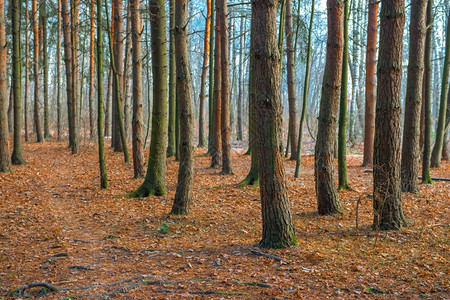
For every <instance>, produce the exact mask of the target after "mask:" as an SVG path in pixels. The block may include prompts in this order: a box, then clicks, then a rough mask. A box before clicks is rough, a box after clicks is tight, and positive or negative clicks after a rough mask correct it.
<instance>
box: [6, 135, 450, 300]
mask: <svg viewBox="0 0 450 300" xmlns="http://www.w3.org/2000/svg"><path fill="white" fill-rule="evenodd" d="M234 150H235V153H234V156H233V158H234V161H233V165H234V172H235V175H229V176H221V175H218V173H219V171H220V170H213V169H208V166H209V162H210V159H209V158H207V157H203V156H201V155H202V154H204V152H205V151H204V150H197V155H198V157H196V161H195V180H194V181H195V182H194V199H193V203H192V206H191V214H190V215H188V216H181V217H174V216H169V215H168V212H169V211H170V208H171V205H172V200H173V198H174V194H175V188H176V179H177V166H178V163H177V162H175V161H174V160H173V158H170V159H168V161H167V166H168V173H167V189H168V194H167V195H166V196H163V197H149V198H141V199H126V198H118V196H120V195H123V194H126V193H128V192H131V191H133V190H134V189H135V188H137V187H138V186H139V185H140V183H141V182H142V180H141V179H139V180H136V179H132V166H131V165H126V164H124V163H123V157H122V155H121V154H120V153H113V152H112V151H111V149H108V151H107V167H108V175H109V179H110V182H109V183H110V188H109V189H107V190H100V188H99V171H98V164H97V160H98V159H97V150H96V148H95V147H94V146H93V145H92V146H89V145H85V146H84V147H82V148H81V149H80V153H79V154H78V155H76V156H72V155H70V152H69V150H68V149H67V147H66V144H65V143H57V142H45V143H43V144H31V143H30V144H25V146H24V156H25V159H26V160H27V161H28V163H27V164H26V165H23V166H15V167H14V172H13V173H12V174H0V199H1V200H0V297H3V296H5V295H6V294H7V293H8V292H11V291H13V292H12V295H13V296H15V297H25V296H26V295H28V296H30V295H31V296H33V297H37V296H39V297H41V296H42V297H45V298H48V299H85V298H95V299H97V298H101V299H104V298H121V299H149V298H156V299H173V298H194V299H197V298H198V299H201V298H205V299H206V298H208V299H209V298H245V299H261V298H273V299H295V298H308V299H326V298H333V299H367V298H368V299H384V298H388V299H398V298H407V299H410V298H432V299H449V297H450V283H449V280H450V274H449V258H450V247H449V246H450V243H449V228H450V224H449V220H450V218H449V216H450V215H449V212H450V211H449V210H450V205H449V203H450V182H443V181H439V182H436V183H435V184H434V185H421V186H420V193H418V194H404V195H403V207H404V210H405V215H406V218H407V220H408V222H409V224H410V226H408V227H407V228H404V229H401V230H400V231H389V232H374V231H372V230H371V229H370V225H371V224H372V199H371V196H370V194H371V193H372V175H371V174H370V173H364V168H362V167H360V165H361V163H362V156H361V155H349V156H348V164H349V168H348V175H349V183H350V186H351V188H352V190H350V191H340V192H339V196H340V198H341V201H342V203H343V206H344V208H345V213H344V214H343V215H342V216H326V217H323V216H319V215H317V213H316V201H315V193H314V178H313V156H312V155H305V156H304V159H303V167H302V171H301V176H300V178H299V179H294V178H293V172H294V168H295V163H294V162H292V161H286V165H285V166H286V173H287V178H288V187H289V197H290V202H291V212H292V215H293V220H294V224H295V228H296V236H297V241H298V245H297V246H295V247H292V248H289V249H283V250H262V249H258V251H262V252H264V253H269V254H272V255H275V256H276V257H279V258H281V260H278V259H273V258H269V257H266V256H258V255H256V254H255V253H253V252H252V250H253V249H256V248H255V246H257V244H258V242H259V240H260V236H261V226H262V225H261V211H260V210H261V208H260V201H259V200H258V199H259V190H258V189H257V188H251V187H244V188H240V187H238V186H237V183H239V182H240V181H241V180H242V179H243V178H244V177H245V176H246V174H247V172H248V169H249V166H250V157H249V156H243V155H242V153H243V152H245V150H244V149H234ZM432 175H433V176H436V177H450V163H449V162H444V163H443V166H442V167H441V168H440V169H433V170H432ZM358 199H360V205H359V209H358V214H357V216H358V219H359V221H358V224H359V225H358V228H356V222H355V220H356V207H357V202H358ZM33 282H46V283H49V284H52V285H53V286H55V287H57V288H59V291H58V292H56V293H53V292H51V291H48V290H47V291H46V290H45V289H43V288H42V287H38V288H34V289H27V290H26V291H25V292H24V294H25V295H22V296H19V293H18V292H17V291H15V292H14V290H15V289H17V288H20V287H22V286H24V285H27V284H30V283H33ZM45 292H48V294H47V295H45V296H43V293H45Z"/></svg>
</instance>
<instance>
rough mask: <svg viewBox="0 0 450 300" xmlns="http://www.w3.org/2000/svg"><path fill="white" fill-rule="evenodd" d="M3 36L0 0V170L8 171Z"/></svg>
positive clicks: (6, 102) (6, 97) (3, 27)
mask: <svg viewBox="0 0 450 300" xmlns="http://www.w3.org/2000/svg"><path fill="white" fill-rule="evenodd" d="M6 47H7V45H6V37H5V1H4V0H0V172H1V173H3V172H9V171H10V169H11V156H9V147H8V144H9V142H8V141H9V132H8V79H7V76H8V75H7V71H6V54H7V52H8V50H7V48H6Z"/></svg>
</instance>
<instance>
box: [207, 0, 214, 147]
mask: <svg viewBox="0 0 450 300" xmlns="http://www.w3.org/2000/svg"><path fill="white" fill-rule="evenodd" d="M214 3H215V0H211V29H210V36H209V44H210V47H209V87H208V90H209V95H208V102H209V104H208V153H207V154H208V155H211V154H212V153H213V149H214V145H213V144H214V139H213V131H214V110H213V106H214V74H215V73H214V72H215V64H214V62H215V57H214V48H215V47H213V46H212V45H213V44H214V33H215V27H214Z"/></svg>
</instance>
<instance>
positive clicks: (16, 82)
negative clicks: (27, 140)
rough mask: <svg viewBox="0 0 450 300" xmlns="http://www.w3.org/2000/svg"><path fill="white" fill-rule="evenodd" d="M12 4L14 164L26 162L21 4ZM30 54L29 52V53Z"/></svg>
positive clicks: (15, 2)
mask: <svg viewBox="0 0 450 300" xmlns="http://www.w3.org/2000/svg"><path fill="white" fill-rule="evenodd" d="M11 5H12V12H11V13H12V15H11V17H12V39H13V49H12V80H11V85H12V88H13V90H14V148H13V153H12V157H11V162H12V164H13V165H21V164H23V163H25V160H24V159H23V157H22V56H21V53H20V52H21V48H22V46H21V42H20V31H21V26H20V23H21V22H20V10H21V9H20V6H21V3H20V2H19V1H13V2H11ZM27 55H28V53H27Z"/></svg>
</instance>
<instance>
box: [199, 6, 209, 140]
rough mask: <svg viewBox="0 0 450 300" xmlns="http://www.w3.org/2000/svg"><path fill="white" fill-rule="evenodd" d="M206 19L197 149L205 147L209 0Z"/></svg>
mask: <svg viewBox="0 0 450 300" xmlns="http://www.w3.org/2000/svg"><path fill="white" fill-rule="evenodd" d="M206 11H207V12H206V19H205V42H204V50H203V67H202V78H201V83H200V101H199V102H200V103H199V106H200V108H199V116H198V147H199V148H203V147H205V141H204V140H205V124H204V123H205V121H204V120H205V112H204V110H205V98H206V80H207V77H208V65H209V38H210V35H211V32H210V31H211V0H206Z"/></svg>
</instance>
